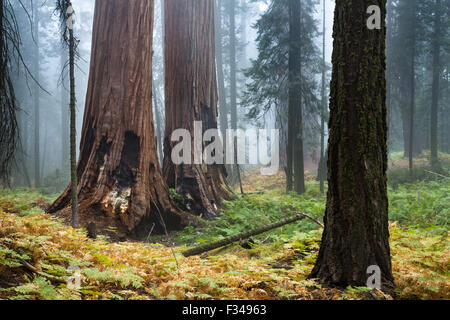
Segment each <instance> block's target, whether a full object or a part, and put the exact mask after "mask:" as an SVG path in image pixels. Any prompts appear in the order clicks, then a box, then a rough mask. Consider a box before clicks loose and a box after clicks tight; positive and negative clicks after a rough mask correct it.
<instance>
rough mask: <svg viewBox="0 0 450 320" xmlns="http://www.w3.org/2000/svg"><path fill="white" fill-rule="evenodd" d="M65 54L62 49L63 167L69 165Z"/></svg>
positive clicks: (68, 117) (68, 120) (68, 118)
mask: <svg viewBox="0 0 450 320" xmlns="http://www.w3.org/2000/svg"><path fill="white" fill-rule="evenodd" d="M66 56H67V54H66V53H65V51H64V50H63V51H62V52H61V70H62V73H61V168H63V169H65V168H68V167H69V163H70V162H69V156H70V146H69V142H70V141H69V131H70V129H69V122H70V115H69V101H68V98H69V94H68V91H67V89H68V83H67V79H68V74H67V72H66Z"/></svg>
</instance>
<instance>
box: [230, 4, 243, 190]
mask: <svg viewBox="0 0 450 320" xmlns="http://www.w3.org/2000/svg"><path fill="white" fill-rule="evenodd" d="M236 1H237V0H227V2H228V10H229V12H228V14H229V19H230V21H229V22H230V29H229V38H230V48H229V49H230V52H229V54H230V112H231V129H238V118H237V117H238V113H237V61H236V60H237V56H236V51H237V48H236V46H237V40H236ZM236 144H237V139H235V140H234V141H233V146H234V149H237V147H236ZM232 168H233V169H232V175H231V183H232V184H233V185H234V184H236V183H237V182H238V181H239V179H240V177H239V176H240V174H241V173H240V170H239V168H238V165H237V163H235V164H234V165H233V166H232Z"/></svg>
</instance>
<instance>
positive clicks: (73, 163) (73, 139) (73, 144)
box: [69, 29, 79, 228]
mask: <svg viewBox="0 0 450 320" xmlns="http://www.w3.org/2000/svg"><path fill="white" fill-rule="evenodd" d="M69 67H70V70H69V72H70V76H69V77H70V181H71V189H72V227H74V228H78V224H79V219H78V190H77V186H78V179H77V150H76V148H77V128H76V125H77V118H76V109H75V107H76V97H75V39H74V36H73V29H70V30H69Z"/></svg>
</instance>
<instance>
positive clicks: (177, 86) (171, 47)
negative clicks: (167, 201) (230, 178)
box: [164, 0, 231, 218]
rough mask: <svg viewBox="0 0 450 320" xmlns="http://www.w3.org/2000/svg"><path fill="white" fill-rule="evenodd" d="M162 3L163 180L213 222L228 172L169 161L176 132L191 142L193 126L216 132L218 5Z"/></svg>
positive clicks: (195, 0) (199, 0) (225, 193)
mask: <svg viewBox="0 0 450 320" xmlns="http://www.w3.org/2000/svg"><path fill="white" fill-rule="evenodd" d="M164 4H165V14H166V18H165V26H166V28H165V32H166V34H165V38H166V41H165V56H166V129H165V130H166V132H165V140H164V152H165V157H164V176H165V178H166V181H167V182H168V184H169V186H170V187H172V188H175V189H176V191H177V192H178V194H179V195H181V196H182V198H183V199H184V200H186V201H187V202H186V206H187V208H188V209H189V210H191V211H192V212H194V213H196V214H201V215H203V216H204V217H206V218H212V217H215V216H217V215H218V213H219V209H220V207H221V205H222V199H223V198H226V199H229V198H230V196H231V194H230V191H229V189H228V187H227V185H226V173H225V167H224V166H223V165H218V164H217V165H208V166H207V165H199V164H192V165H191V164H183V165H175V164H174V163H173V162H172V159H171V156H172V150H173V147H174V145H175V144H176V142H172V141H171V136H172V133H173V132H174V131H175V130H177V129H186V130H188V131H189V132H190V133H191V135H192V143H193V142H194V140H193V139H194V122H195V121H201V122H202V123H203V133H204V132H205V131H206V130H208V129H216V128H217V87H216V66H215V50H214V47H215V43H214V4H213V2H212V1H209V0H166V1H165V2H164ZM198 138H200V137H198ZM192 145H194V144H192ZM193 150H194V148H193ZM193 158H194V157H192V159H193Z"/></svg>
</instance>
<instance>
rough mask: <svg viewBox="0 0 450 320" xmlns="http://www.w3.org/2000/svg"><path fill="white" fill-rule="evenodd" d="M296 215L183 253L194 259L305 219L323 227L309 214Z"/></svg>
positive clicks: (298, 213)
mask: <svg viewBox="0 0 450 320" xmlns="http://www.w3.org/2000/svg"><path fill="white" fill-rule="evenodd" d="M296 214H297V215H296V216H293V217H291V218H287V219H284V220H282V221H279V222H276V223H272V224H269V225H267V226H264V227H261V228H258V229H254V230H251V231H247V232H244V233H240V234H236V235H234V236H231V237H228V238H225V239H222V240H219V241H216V242H212V243H208V244H205V245H202V246H198V247H195V248H192V249H189V250H187V251H184V252H183V256H185V257H192V256H196V255H200V254H202V253H205V252H208V251H212V250H214V249H218V248H221V247H225V246H226V245H229V244H232V243H234V242H237V241H241V240H245V239H248V238H250V237H253V236H257V235H259V234H262V233H265V232H268V231H270V230H273V229H277V228H280V227H283V226H285V225H288V224H291V223H294V222H297V221H300V220H303V219H305V218H308V219H311V220H312V221H314V222H315V223H317V224H319V225H320V226H322V227H323V225H322V224H321V223H320V222H318V220H316V219H314V218H312V217H310V216H309V215H307V214H304V213H300V212H296Z"/></svg>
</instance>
